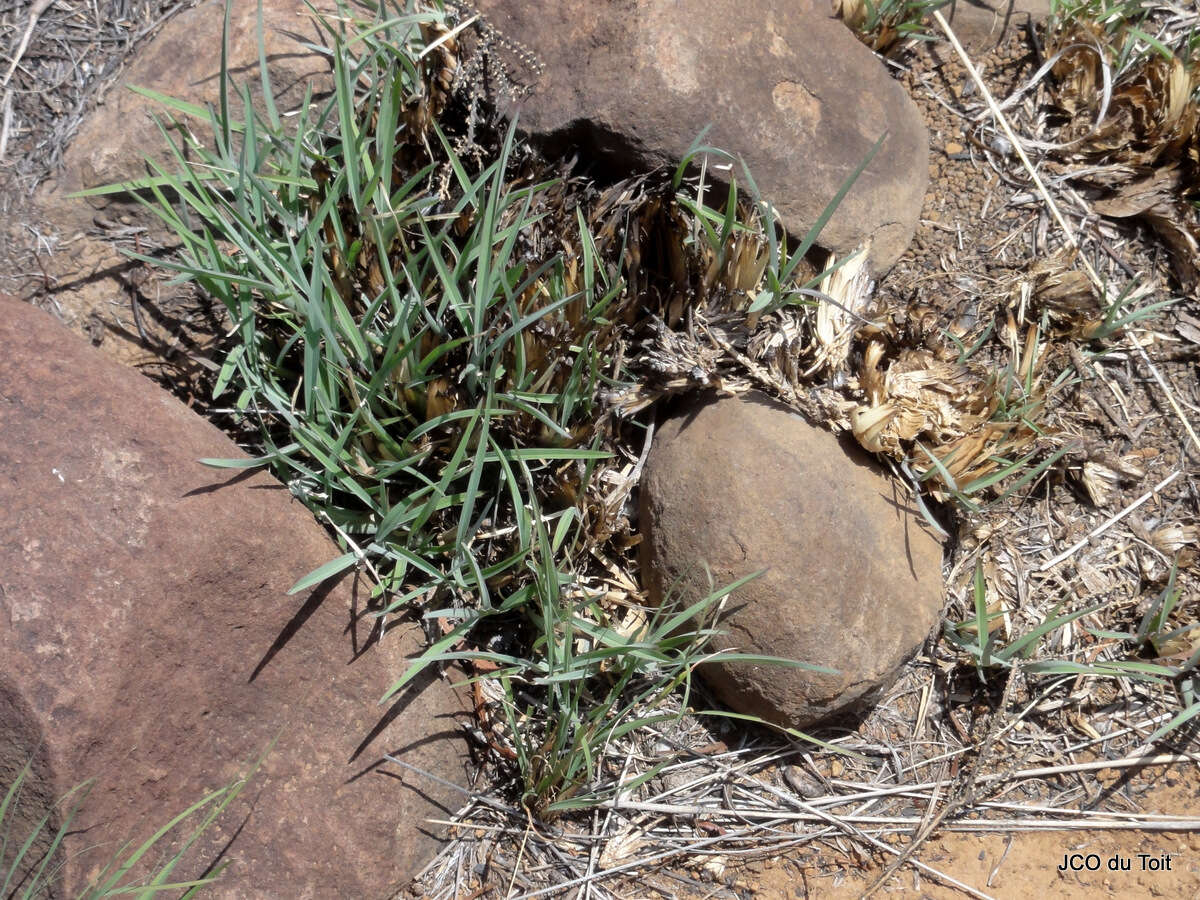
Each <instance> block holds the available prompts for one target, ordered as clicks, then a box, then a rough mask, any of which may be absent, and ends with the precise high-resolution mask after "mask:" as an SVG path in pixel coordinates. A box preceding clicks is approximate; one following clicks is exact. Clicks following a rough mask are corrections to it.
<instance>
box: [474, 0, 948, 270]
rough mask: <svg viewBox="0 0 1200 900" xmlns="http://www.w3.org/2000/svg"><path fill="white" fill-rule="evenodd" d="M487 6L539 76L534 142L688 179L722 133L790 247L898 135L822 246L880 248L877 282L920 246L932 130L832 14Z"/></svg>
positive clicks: (803, 4) (705, 3)
mask: <svg viewBox="0 0 1200 900" xmlns="http://www.w3.org/2000/svg"><path fill="white" fill-rule="evenodd" d="M476 5H477V6H478V7H479V9H480V10H481V11H482V12H483V13H484V14H485V15H487V16H488V18H489V20H490V21H491V24H493V25H494V26H495V27H496V28H497V29H499V31H500V33H501V34H502V35H504V36H505V37H508V38H514V39H516V40H520V41H525V42H526V43H527V44H529V45H530V47H531V49H532V50H533V52H534V53H536V55H537V57H538V59H539V60H540V62H541V64H542V66H543V70H542V72H541V74H540V76H537V77H536V80H535V81H534V83H533V90H532V93H531V94H530V95H529V96H528V97H527V98H525V99H524V100H523V101H522V102H521V104H520V109H519V113H520V123H521V126H522V127H523V128H524V129H526V130H527V131H529V132H530V133H532V134H534V135H536V136H539V137H540V138H541V139H543V140H544V141H546V142H548V143H549V144H551V145H552V146H553V145H556V144H563V143H567V142H571V143H575V142H579V143H583V144H585V145H586V146H588V147H589V148H591V149H593V150H599V151H601V152H603V153H605V154H607V155H608V156H610V157H611V158H612V160H613V161H615V162H616V163H617V164H618V165H622V166H629V165H632V166H636V167H638V168H654V167H657V166H662V165H665V166H674V165H676V164H677V162H678V161H679V159H680V158H681V157H683V155H684V154H685V153H686V152H687V150H688V148H689V147H690V146H691V144H692V142H693V141H694V140H695V139H696V137H697V136H698V135H699V134H700V132H701V131H702V130H703V129H704V128H705V127H706V126H708V125H710V124H711V125H712V130H711V131H710V132H709V133H708V134H707V135H706V137H705V143H707V144H711V145H713V146H716V147H720V148H722V149H724V150H728V151H730V152H732V153H735V154H739V155H741V156H742V157H743V158H744V159H745V161H746V163H747V165H748V166H749V168H750V171H751V173H752V174H753V176H754V179H755V181H756V183H757V184H758V187H759V189H760V190H761V191H762V193H763V195H764V197H766V198H767V199H769V200H770V201H771V202H772V203H773V204H774V205H775V206H776V207H777V208H778V210H779V212H780V213H781V214H782V216H783V221H784V224H785V225H786V226H787V228H788V230H789V231H791V232H792V233H793V234H804V233H805V232H806V231H807V230H808V228H809V226H810V225H811V224H812V223H813V222H814V221H815V220H816V219H817V217H818V216H819V215H820V213H821V211H822V210H823V209H824V208H825V205H826V204H827V203H828V202H829V201H830V200H831V199H832V198H833V196H834V194H835V193H837V190H838V188H839V187H840V186H841V184H842V182H843V181H844V180H845V179H846V177H847V176H849V175H850V173H851V172H853V171H854V169H855V168H856V167H857V166H858V164H859V163H860V162H862V160H863V159H864V158H865V157H866V155H867V152H868V151H869V150H870V148H871V146H872V145H873V144H874V143H875V141H876V140H877V139H878V138H879V137H880V135H882V134H883V133H884V132H885V131H886V132H888V138H887V141H886V142H885V143H884V145H883V149H882V150H881V151H880V152H879V155H878V156H876V157H875V159H874V161H873V162H872V163H871V165H870V166H869V167H868V168H867V170H866V171H865V172H864V173H863V175H862V176H861V177H860V178H859V180H858V182H857V183H856V184H855V186H854V188H853V189H852V190H851V192H850V194H849V195H848V196H847V197H846V199H845V200H844V202H843V203H842V205H841V206H840V207H839V209H838V211H837V213H836V214H835V215H834V217H833V218H832V219H831V220H830V222H829V224H828V225H827V226H826V228H825V230H824V231H823V232H822V236H821V244H822V246H825V247H828V248H830V249H832V250H836V251H839V252H845V251H848V250H851V249H853V248H854V247H856V246H857V245H858V244H860V243H861V242H862V241H863V240H864V239H865V238H871V239H872V241H873V249H872V261H873V268H874V269H876V270H877V271H878V270H883V269H887V268H889V267H890V266H891V265H892V264H893V263H894V262H895V261H896V259H897V258H898V257H899V256H900V254H901V253H902V252H903V251H904V248H905V247H907V246H908V242H909V241H910V240H911V238H912V235H913V232H914V230H915V229H916V224H917V216H918V214H919V213H920V211H921V201H922V199H923V198H924V196H925V185H926V181H927V177H928V171H927V170H928V141H927V137H926V133H925V126H924V124H923V123H922V121H921V116H920V114H919V113H918V111H917V108H916V106H915V105H914V104H913V103H912V101H911V100H910V99H909V97H908V95H907V94H906V93H905V92H904V89H903V88H902V87H901V86H900V85H899V84H898V83H897V82H896V81H894V80H893V79H892V78H890V77H889V76H888V74H887V73H886V72H885V71H884V69H883V66H882V65H880V63H879V61H878V60H877V59H875V58H874V56H873V54H872V53H871V52H870V51H869V50H867V48H866V47H864V46H863V45H862V44H860V43H859V42H858V40H857V39H855V37H854V36H853V35H852V34H851V33H850V32H849V30H848V29H846V28H845V26H843V25H842V24H841V23H840V22H839V21H837V20H836V19H835V18H834V17H833V15H832V13H831V11H830V6H829V2H828V0H798V2H795V3H791V4H788V5H787V9H786V11H784V9H783V8H782V7H779V5H778V4H775V3H772V2H768V0H619V2H606V3H596V2H594V0H558V2H555V3H552V4H540V3H528V2H525V0H479V2H477V4H476ZM709 172H710V174H717V175H718V176H719V173H714V170H713V169H712V168H710V169H709ZM738 174H740V172H738Z"/></svg>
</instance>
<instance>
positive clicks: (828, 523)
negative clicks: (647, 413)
mask: <svg viewBox="0 0 1200 900" xmlns="http://www.w3.org/2000/svg"><path fill="white" fill-rule="evenodd" d="M640 507H641V512H640V530H641V533H642V548H643V557H642V578H643V581H644V583H645V584H646V586H647V588H648V590H649V593H650V596H651V599H652V600H654V601H655V602H662V600H663V599H664V597H666V596H668V595H669V593H670V592H671V591H672V589H673V590H674V591H675V592H676V593H678V594H681V595H682V596H681V598H680V599H681V600H682V601H684V602H686V603H691V602H694V601H695V600H698V599H700V598H701V597H703V596H705V595H707V594H708V593H709V592H710V590H711V587H710V582H709V580H708V572H711V576H712V586H714V587H716V588H721V587H724V586H726V585H729V584H732V583H733V582H734V581H737V580H738V579H739V578H742V577H744V576H746V575H750V574H751V573H754V572H757V571H759V570H760V569H766V572H765V574H763V575H762V576H760V577H759V578H757V579H755V580H753V581H750V582H749V583H748V584H746V585H745V586H743V587H741V588H739V589H738V590H736V591H735V592H734V593H733V594H732V595H731V596H730V597H729V598H728V600H727V601H726V607H725V615H724V617H723V619H722V620H721V627H722V628H724V629H725V630H726V632H727V635H726V637H724V638H719V639H717V642H716V644H715V645H714V647H713V649H726V648H729V647H735V648H736V649H737V650H738V651H739V652H743V653H754V654H762V655H767V656H775V657H782V658H784V659H791V660H797V661H800V662H804V663H809V664H813V665H818V666H826V667H829V668H832V669H836V670H837V672H836V674H823V673H817V672H813V671H812V670H807V669H798V668H786V667H782V666H775V665H750V664H746V663H719V664H712V665H708V666H705V667H703V668H702V670H701V673H702V675H703V677H704V679H705V681H707V682H708V684H709V686H710V687H711V688H712V690H713V692H714V693H715V694H716V695H717V697H718V698H719V699H720V700H722V701H723V702H724V703H726V704H728V705H729V706H730V707H732V708H733V709H734V710H735V711H738V712H743V713H748V714H750V715H756V716H760V717H761V718H763V719H766V720H767V721H770V722H775V723H777V724H781V725H786V726H790V727H793V728H806V727H808V726H810V725H813V724H816V723H818V722H820V721H822V720H825V719H829V718H831V717H833V716H836V715H839V714H843V713H845V714H854V713H858V712H861V711H862V710H864V709H865V708H866V707H867V705H868V704H870V703H871V702H873V701H874V700H876V699H877V698H878V697H879V696H880V695H881V694H882V693H883V691H884V690H886V689H887V687H889V686H890V685H891V683H892V681H893V680H894V679H895V678H896V676H897V675H898V674H899V672H900V670H901V668H902V666H903V664H904V663H905V661H907V660H908V658H909V657H911V656H912V654H913V653H914V652H915V651H916V650H917V648H918V647H919V646H920V645H921V642H922V641H924V640H925V638H926V637H927V636H928V635H929V633H930V631H931V630H932V629H933V627H934V626H935V624H936V623H937V621H938V616H939V614H940V613H941V610H942V595H943V587H942V547H941V544H940V543H939V542H938V541H937V540H936V539H935V538H934V537H932V536H931V535H930V534H929V533H928V532H927V531H926V530H925V529H924V528H923V527H922V522H921V520H920V517H919V516H918V515H916V514H915V513H914V512H913V510H911V509H909V508H908V500H907V497H906V496H905V495H904V493H903V492H902V489H901V488H899V487H898V486H896V485H894V484H892V483H891V482H890V481H889V480H888V479H887V478H886V477H885V476H884V475H883V474H882V473H881V472H880V471H879V469H878V467H877V466H875V465H874V464H873V463H872V462H871V461H870V460H869V459H868V458H867V457H866V455H865V454H864V453H863V452H862V451H861V450H859V449H858V448H856V447H853V446H850V444H849V442H843V441H839V440H838V439H837V438H836V437H834V436H833V435H831V434H829V433H828V432H826V431H823V430H822V429H820V428H816V427H814V426H812V425H809V424H808V423H807V422H805V421H804V420H803V419H802V418H800V417H799V416H798V415H796V414H795V413H793V412H792V411H791V410H789V409H788V408H787V407H785V406H783V405H782V404H779V403H776V402H774V401H771V400H768V399H767V398H766V397H764V396H762V395H759V394H750V395H747V398H746V399H741V398H727V399H721V400H716V401H704V402H698V403H696V404H694V405H693V406H691V407H689V408H687V409H686V410H685V411H683V412H682V413H681V414H680V415H677V416H675V417H673V418H671V419H669V420H668V421H667V422H665V423H664V424H663V425H662V426H661V427H660V428H659V429H658V431H657V432H656V433H655V435H654V443H653V445H652V447H651V449H650V454H649V457H648V458H647V462H646V468H645V472H644V474H643V476H642V482H641V492H640ZM705 566H707V569H708V572H706V570H705Z"/></svg>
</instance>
